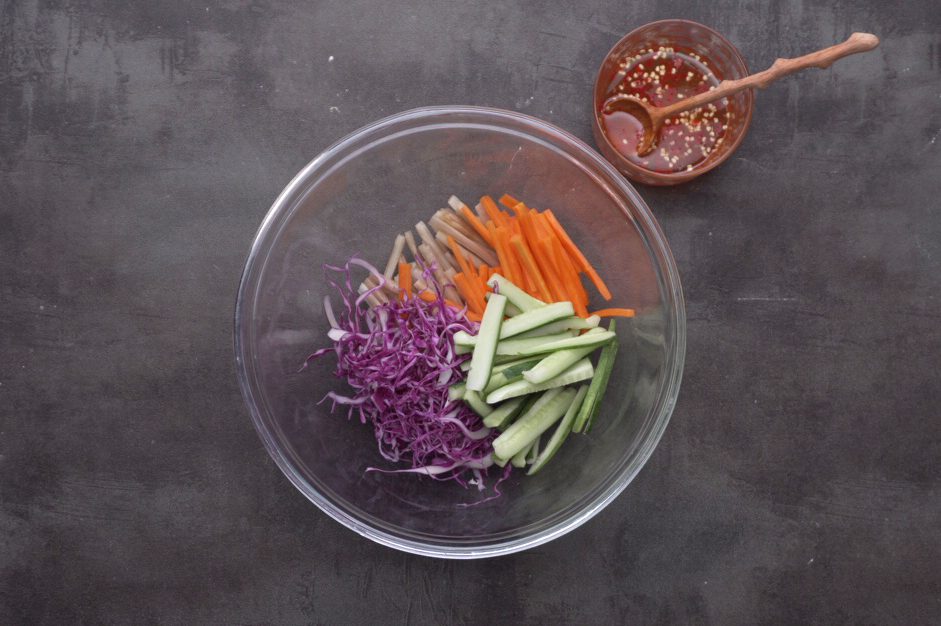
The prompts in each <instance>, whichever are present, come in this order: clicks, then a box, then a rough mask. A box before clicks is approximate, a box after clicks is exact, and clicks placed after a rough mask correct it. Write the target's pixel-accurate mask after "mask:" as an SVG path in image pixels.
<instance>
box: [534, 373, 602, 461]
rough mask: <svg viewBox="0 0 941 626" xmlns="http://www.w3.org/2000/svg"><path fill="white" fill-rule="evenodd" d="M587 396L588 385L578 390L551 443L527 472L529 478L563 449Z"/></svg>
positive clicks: (550, 439) (553, 434)
mask: <svg viewBox="0 0 941 626" xmlns="http://www.w3.org/2000/svg"><path fill="white" fill-rule="evenodd" d="M586 395H588V385H582V386H581V387H579V388H578V392H577V393H576V394H575V397H574V398H573V399H572V404H570V405H569V408H568V409H566V411H565V415H563V416H562V421H561V422H559V425H558V426H556V429H555V431H553V433H552V437H550V438H549V442H548V443H546V447H545V448H543V450H542V452H541V453H540V454H539V456H537V457H536V460H535V461H533V462H532V464H531V465H530V466H529V471H528V472H526V475H527V476H532V475H533V474H535V473H536V472H538V471H539V470H541V469H542V468H543V467H545V466H546V464H547V463H548V462H549V461H551V460H552V457H554V456H555V453H556V452H558V451H559V449H560V448H561V447H562V444H563V443H565V440H566V439H568V436H569V434H570V433H571V432H572V425H573V424H574V423H575V417H576V416H577V415H578V411H579V409H581V406H582V403H583V402H584V401H585V396H586Z"/></svg>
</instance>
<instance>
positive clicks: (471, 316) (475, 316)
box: [464, 311, 481, 322]
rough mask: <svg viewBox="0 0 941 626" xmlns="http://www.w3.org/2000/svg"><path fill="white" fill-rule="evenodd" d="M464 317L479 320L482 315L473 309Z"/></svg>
mask: <svg viewBox="0 0 941 626" xmlns="http://www.w3.org/2000/svg"><path fill="white" fill-rule="evenodd" d="M464 317H466V318H467V319H469V320H470V321H472V322H479V321H480V320H481V317H480V315H478V314H477V313H474V312H473V311H468V312H467V313H465V314H464Z"/></svg>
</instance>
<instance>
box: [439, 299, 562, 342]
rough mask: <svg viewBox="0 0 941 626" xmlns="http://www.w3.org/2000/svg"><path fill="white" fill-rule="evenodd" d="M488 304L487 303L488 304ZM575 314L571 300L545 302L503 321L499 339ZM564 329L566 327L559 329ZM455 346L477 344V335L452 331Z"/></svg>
mask: <svg viewBox="0 0 941 626" xmlns="http://www.w3.org/2000/svg"><path fill="white" fill-rule="evenodd" d="M488 306H489V305H488ZM573 315H575V309H574V307H573V306H572V303H571V302H556V303H554V304H547V305H545V306H543V307H540V308H538V309H533V310H532V311H527V312H526V313H521V314H519V315H517V316H516V317H511V318H510V319H508V320H506V321H504V322H503V323H502V324H501V325H500V339H507V338H509V337H512V336H514V335H518V334H520V333H524V332H526V331H528V330H532V329H534V328H539V327H540V326H545V325H546V324H548V323H550V322H554V321H555V320H558V319H562V318H569V317H572V316H573ZM560 330H566V329H560ZM454 345H455V346H474V345H477V336H475V335H471V334H470V333H468V332H465V331H463V330H461V331H458V332H456V333H454Z"/></svg>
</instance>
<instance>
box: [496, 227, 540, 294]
mask: <svg viewBox="0 0 941 626" xmlns="http://www.w3.org/2000/svg"><path fill="white" fill-rule="evenodd" d="M513 223H514V224H517V226H518V225H519V224H518V223H517V221H516V220H514V221H513ZM501 236H502V237H503V238H504V245H505V246H506V249H507V254H509V257H510V262H511V263H512V264H513V271H514V272H515V273H516V276H517V277H518V278H519V282H518V283H516V284H517V285H519V286H520V287H522V288H523V289H524V290H525V291H526V293H531V294H536V295H538V288H537V287H536V281H535V280H534V279H533V276H532V274H531V273H530V272H529V271H528V270H527V269H526V266H525V265H524V264H523V260H522V257H521V256H520V253H519V252H518V251H517V250H516V247H515V246H514V245H513V244H512V243H511V242H512V240H513V237H520V238H522V235H521V234H519V233H516V234H513V232H512V231H510V230H509V229H505V230H504V231H503V233H502V234H501Z"/></svg>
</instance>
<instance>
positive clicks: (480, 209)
mask: <svg viewBox="0 0 941 626" xmlns="http://www.w3.org/2000/svg"><path fill="white" fill-rule="evenodd" d="M474 213H476V214H477V217H479V218H480V220H481V221H482V222H483V223H484V224H486V223H487V222H488V221H490V216H489V215H487V212H486V211H484V205H482V204H481V203H479V202H478V203H477V204H475V205H474Z"/></svg>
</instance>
